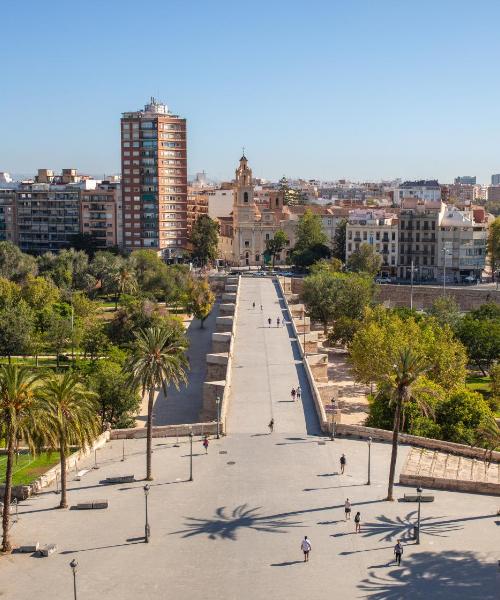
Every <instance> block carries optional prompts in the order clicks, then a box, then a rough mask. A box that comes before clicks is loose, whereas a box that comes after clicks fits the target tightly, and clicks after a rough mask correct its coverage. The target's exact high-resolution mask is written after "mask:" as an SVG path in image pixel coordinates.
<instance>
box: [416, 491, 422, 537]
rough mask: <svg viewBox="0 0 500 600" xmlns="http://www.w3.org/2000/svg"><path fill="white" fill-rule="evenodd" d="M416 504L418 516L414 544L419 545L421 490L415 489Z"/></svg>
mask: <svg viewBox="0 0 500 600" xmlns="http://www.w3.org/2000/svg"><path fill="white" fill-rule="evenodd" d="M417 502H418V516H417V536H416V537H417V540H416V543H417V544H420V505H421V504H422V488H421V487H420V486H419V487H418V488H417Z"/></svg>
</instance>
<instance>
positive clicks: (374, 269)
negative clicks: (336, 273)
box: [347, 243, 382, 277]
mask: <svg viewBox="0 0 500 600" xmlns="http://www.w3.org/2000/svg"><path fill="white" fill-rule="evenodd" d="M381 264H382V258H381V256H380V254H378V253H377V252H376V251H375V248H374V247H373V246H372V245H371V244H366V243H363V244H361V246H360V247H359V248H358V249H357V250H354V252H353V253H352V254H351V255H350V256H349V258H348V259H347V268H348V269H349V270H350V271H354V272H355V273H368V274H369V275H371V276H372V277H374V276H375V275H376V274H377V273H378V272H379V270H380V266H381Z"/></svg>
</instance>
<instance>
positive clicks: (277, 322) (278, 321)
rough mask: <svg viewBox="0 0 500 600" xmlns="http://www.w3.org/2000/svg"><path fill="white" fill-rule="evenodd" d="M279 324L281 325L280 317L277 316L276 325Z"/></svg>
mask: <svg viewBox="0 0 500 600" xmlns="http://www.w3.org/2000/svg"><path fill="white" fill-rule="evenodd" d="M279 326H280V318H279V317H277V318H276V327H279Z"/></svg>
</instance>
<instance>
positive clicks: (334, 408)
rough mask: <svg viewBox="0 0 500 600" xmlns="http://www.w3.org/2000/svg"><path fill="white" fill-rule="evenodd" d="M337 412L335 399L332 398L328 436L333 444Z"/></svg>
mask: <svg viewBox="0 0 500 600" xmlns="http://www.w3.org/2000/svg"><path fill="white" fill-rule="evenodd" d="M336 410H337V399H336V397H335V396H334V397H333V398H332V431H331V435H330V440H331V441H332V442H333V441H334V440H335V411H336Z"/></svg>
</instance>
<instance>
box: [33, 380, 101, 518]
mask: <svg viewBox="0 0 500 600" xmlns="http://www.w3.org/2000/svg"><path fill="white" fill-rule="evenodd" d="M40 395H41V402H42V406H43V412H44V416H45V418H46V420H47V427H48V429H49V430H50V431H51V443H52V445H53V446H54V447H55V448H57V449H58V450H59V455H60V462H61V502H60V504H59V507H60V508H67V507H68V500H67V479H66V476H67V468H66V459H67V457H68V455H69V453H70V447H71V446H78V447H79V448H82V449H83V448H88V447H90V446H91V445H92V442H93V441H94V440H95V438H96V437H97V436H98V435H99V423H98V420H97V413H96V397H95V394H94V393H93V392H91V391H90V390H88V389H86V388H85V387H84V385H83V384H82V382H81V380H80V378H79V376H78V375H77V374H76V373H75V372H72V371H66V372H65V373H64V374H61V373H51V374H50V375H49V376H48V377H47V378H46V379H45V380H44V382H43V385H42V388H41V394H40Z"/></svg>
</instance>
